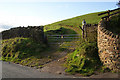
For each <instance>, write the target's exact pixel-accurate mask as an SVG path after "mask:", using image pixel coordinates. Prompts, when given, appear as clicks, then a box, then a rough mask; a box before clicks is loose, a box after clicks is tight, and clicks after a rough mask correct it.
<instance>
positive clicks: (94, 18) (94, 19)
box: [45, 12, 102, 31]
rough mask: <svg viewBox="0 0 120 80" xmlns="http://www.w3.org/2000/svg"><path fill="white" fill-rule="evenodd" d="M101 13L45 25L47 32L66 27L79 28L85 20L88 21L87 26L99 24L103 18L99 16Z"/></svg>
mask: <svg viewBox="0 0 120 80" xmlns="http://www.w3.org/2000/svg"><path fill="white" fill-rule="evenodd" d="M99 13H101V12H96V13H90V14H85V15H82V16H77V17H73V18H70V19H66V20H62V21H59V22H55V23H52V24H49V25H45V31H48V30H56V29H59V28H61V27H64V26H71V27H78V26H81V25H82V20H83V19H85V20H86V22H87V24H98V22H99V21H100V18H101V17H102V16H98V14H99ZM77 30H78V29H77ZM75 31H76V30H75Z"/></svg>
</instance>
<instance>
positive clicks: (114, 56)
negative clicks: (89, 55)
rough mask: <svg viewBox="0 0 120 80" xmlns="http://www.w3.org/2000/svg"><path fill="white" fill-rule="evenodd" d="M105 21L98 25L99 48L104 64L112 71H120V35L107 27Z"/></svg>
mask: <svg viewBox="0 0 120 80" xmlns="http://www.w3.org/2000/svg"><path fill="white" fill-rule="evenodd" d="M104 22H105V21H103V20H101V21H100V23H99V25H98V39H97V40H98V49H99V56H100V59H101V61H102V62H103V64H104V65H105V66H106V67H108V68H109V69H111V70H112V71H115V72H118V71H120V36H118V35H114V34H113V33H112V32H110V31H108V30H106V29H105V27H104V26H105V24H104Z"/></svg>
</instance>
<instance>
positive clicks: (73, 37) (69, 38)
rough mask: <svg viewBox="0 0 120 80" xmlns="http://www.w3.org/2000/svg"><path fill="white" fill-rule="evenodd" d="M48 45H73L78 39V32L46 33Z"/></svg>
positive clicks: (79, 36)
mask: <svg viewBox="0 0 120 80" xmlns="http://www.w3.org/2000/svg"><path fill="white" fill-rule="evenodd" d="M47 38H48V44H49V45H57V46H64V47H74V46H75V45H76V44H77V42H78V41H79V40H80V38H81V35H80V34H64V35H47Z"/></svg>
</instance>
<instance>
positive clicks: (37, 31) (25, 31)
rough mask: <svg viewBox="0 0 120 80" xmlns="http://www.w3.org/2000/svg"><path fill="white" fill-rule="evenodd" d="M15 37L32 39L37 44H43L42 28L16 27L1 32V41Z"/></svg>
mask: <svg viewBox="0 0 120 80" xmlns="http://www.w3.org/2000/svg"><path fill="white" fill-rule="evenodd" d="M15 37H24V38H32V39H33V40H35V41H37V42H43V41H44V31H43V26H28V27H17V28H11V29H10V30H6V31H3V32H2V39H10V38H15Z"/></svg>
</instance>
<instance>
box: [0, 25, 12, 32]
mask: <svg viewBox="0 0 120 80" xmlns="http://www.w3.org/2000/svg"><path fill="white" fill-rule="evenodd" d="M10 28H12V26H10V25H4V24H3V25H2V24H0V32H2V31H4V30H8V29H10Z"/></svg>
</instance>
